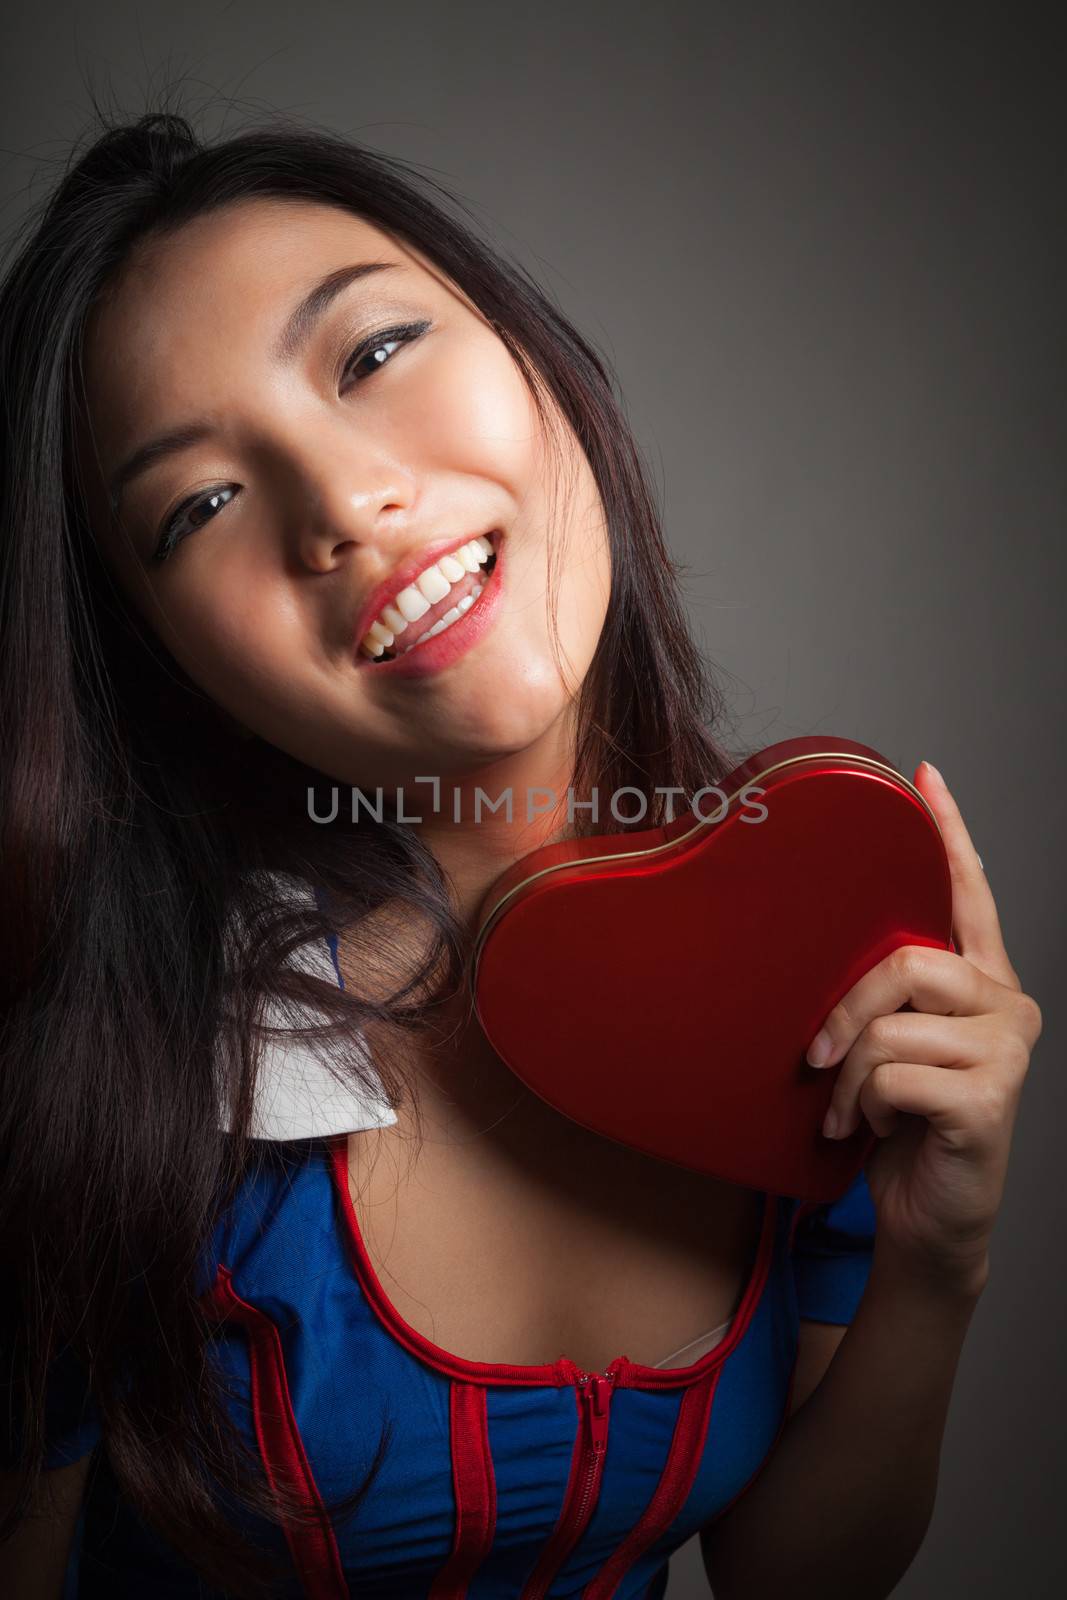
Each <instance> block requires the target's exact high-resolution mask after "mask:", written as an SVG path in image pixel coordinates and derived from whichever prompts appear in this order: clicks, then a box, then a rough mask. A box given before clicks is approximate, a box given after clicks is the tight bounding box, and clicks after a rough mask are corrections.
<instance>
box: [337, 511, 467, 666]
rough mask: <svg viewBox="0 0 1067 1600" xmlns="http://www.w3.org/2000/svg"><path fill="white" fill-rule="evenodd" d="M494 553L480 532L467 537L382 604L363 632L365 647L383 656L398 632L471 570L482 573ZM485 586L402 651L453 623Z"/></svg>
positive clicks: (406, 643)
mask: <svg viewBox="0 0 1067 1600" xmlns="http://www.w3.org/2000/svg"><path fill="white" fill-rule="evenodd" d="M492 554H493V546H492V544H491V542H490V541H489V540H488V539H487V538H485V537H484V535H482V534H479V535H478V537H477V538H475V539H468V540H467V543H466V544H464V545H460V547H459V549H458V550H453V551H452V552H451V553H450V554H449V555H447V556H442V557H441V559H440V560H439V561H435V562H434V564H433V565H432V566H430V567H427V568H426V570H425V572H422V573H420V574H419V576H418V577H417V578H416V579H415V582H414V583H409V584H408V586H407V588H406V589H401V591H400V593H399V594H398V595H396V597H395V598H394V600H393V602H392V604H391V605H387V606H385V607H383V609H382V613H381V616H380V617H378V618H377V619H376V620H375V621H374V622H372V623H371V625H370V627H369V628H368V629H367V631H366V633H365V634H364V635H363V638H362V640H361V647H362V649H363V650H364V651H365V652H366V654H367V655H369V656H371V657H372V658H376V657H378V656H380V655H381V654H382V653H383V652H384V651H385V650H387V649H389V647H390V646H391V645H392V644H393V643H394V642H395V641H396V639H397V638H398V637H399V635H401V634H403V633H405V632H406V630H407V628H408V624H409V623H412V622H418V620H419V618H420V617H424V616H425V615H426V613H427V611H429V609H430V607H431V606H434V605H436V604H437V603H438V601H440V600H443V599H444V598H445V596H446V595H447V593H448V591H449V590H450V589H451V588H452V585H453V584H455V583H459V582H461V581H462V580H463V579H464V578H465V577H466V576H467V574H468V573H471V572H479V571H480V570H481V568H482V567H483V566H484V565H485V563H486V562H487V561H488V560H489V557H490V556H491V555H492ZM484 587H485V585H484V583H482V584H480V585H479V586H478V588H476V589H475V590H473V591H472V592H471V593H470V594H469V595H465V596H464V598H463V599H462V600H461V601H459V603H458V604H457V605H456V606H455V607H453V609H452V610H451V611H449V612H448V613H447V614H446V615H445V616H443V617H442V618H441V619H440V621H439V622H438V623H436V624H435V626H434V627H433V628H431V629H430V630H429V631H428V632H427V633H423V634H421V635H420V636H419V638H417V639H415V640H414V641H413V644H409V643H408V642H407V641H406V640H405V641H404V645H403V647H402V648H401V652H400V653H401V654H403V653H404V652H405V650H409V649H412V648H413V646H414V645H415V644H421V643H422V641H423V639H428V638H430V637H431V636H432V635H433V634H435V633H440V632H441V631H442V629H443V628H446V627H449V626H451V624H452V623H453V622H455V621H456V620H457V618H458V617H460V616H462V615H463V613H464V612H465V611H468V610H469V609H470V607H471V606H472V605H473V604H474V602H475V600H476V599H477V598H478V596H479V594H481V592H482V589H483V588H484Z"/></svg>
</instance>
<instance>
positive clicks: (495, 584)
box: [358, 539, 504, 678]
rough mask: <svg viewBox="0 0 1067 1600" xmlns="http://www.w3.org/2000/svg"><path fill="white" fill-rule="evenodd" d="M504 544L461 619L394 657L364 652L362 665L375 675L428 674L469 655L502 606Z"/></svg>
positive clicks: (497, 551)
mask: <svg viewBox="0 0 1067 1600" xmlns="http://www.w3.org/2000/svg"><path fill="white" fill-rule="evenodd" d="M503 544H504V541H503V539H498V541H497V544H496V547H495V548H496V562H495V563H494V566H493V570H492V572H491V573H490V575H489V577H488V578H487V579H486V580H485V584H484V587H483V589H482V592H481V594H480V595H479V596H478V598H477V600H476V601H475V602H474V604H473V605H472V606H468V607H467V609H466V611H465V612H464V613H463V615H462V616H461V617H460V618H459V619H458V621H456V622H453V623H451V624H450V626H449V627H447V628H443V629H442V630H441V632H440V633H435V634H434V636H433V638H432V639H424V640H423V641H422V643H421V644H416V645H412V647H411V649H410V650H405V651H404V654H403V655H400V656H397V658H396V660H395V661H371V660H370V659H369V657H367V656H361V657H359V658H358V659H359V665H360V666H361V667H365V668H366V669H367V670H368V672H370V673H372V674H373V675H374V677H376V678H377V677H384V676H385V674H386V673H388V674H389V675H390V676H391V677H398V676H399V677H404V678H425V677H429V676H430V674H431V673H434V672H440V671H442V669H443V668H444V667H447V666H450V665H451V664H452V662H453V661H458V660H459V658H460V656H464V655H466V653H467V651H468V650H472V649H473V648H474V646H475V645H476V644H477V643H478V641H479V639H481V638H482V636H483V635H484V634H486V633H488V632H489V629H490V628H491V627H492V626H493V623H494V622H495V621H496V618H497V613H498V611H499V609H500V600H501V596H502V594H503V589H502V587H501V577H502V574H501V566H502V564H503V560H504V552H503ZM408 626H409V627H414V626H415V624H414V623H409V624H408Z"/></svg>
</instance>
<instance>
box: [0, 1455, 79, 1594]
mask: <svg viewBox="0 0 1067 1600" xmlns="http://www.w3.org/2000/svg"><path fill="white" fill-rule="evenodd" d="M91 1461H92V1452H89V1453H88V1454H86V1455H84V1456H83V1457H82V1458H81V1460H80V1461H74V1462H72V1463H71V1465H70V1466H67V1467H56V1468H54V1469H53V1470H52V1471H51V1472H46V1473H45V1474H44V1475H43V1477H42V1479H41V1488H40V1492H39V1494H38V1497H37V1500H36V1503H35V1505H34V1506H33V1508H32V1510H31V1512H30V1514H29V1515H28V1516H27V1517H26V1518H25V1519H24V1520H23V1521H22V1523H21V1524H20V1525H19V1527H18V1528H17V1530H16V1531H15V1533H14V1535H13V1537H12V1538H11V1539H9V1540H8V1542H7V1543H6V1544H2V1545H0V1594H10V1595H15V1594H17V1595H18V1596H19V1597H20V1600H60V1597H61V1595H62V1593H63V1580H64V1577H65V1575H66V1570H67V1558H68V1556H69V1554H70V1548H71V1543H72V1541H73V1538H74V1529H75V1527H76V1525H77V1521H78V1513H79V1511H80V1510H81V1505H82V1501H83V1499H84V1497H85V1486H86V1482H87V1480H88V1477H89V1465H90V1462H91ZM15 1495H16V1479H15V1475H14V1474H13V1473H10V1472H0V1510H2V1511H3V1512H4V1513H5V1514H6V1513H7V1511H8V1510H9V1509H10V1507H11V1506H13V1505H14V1503H15Z"/></svg>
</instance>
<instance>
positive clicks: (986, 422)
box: [0, 0, 1067, 1600]
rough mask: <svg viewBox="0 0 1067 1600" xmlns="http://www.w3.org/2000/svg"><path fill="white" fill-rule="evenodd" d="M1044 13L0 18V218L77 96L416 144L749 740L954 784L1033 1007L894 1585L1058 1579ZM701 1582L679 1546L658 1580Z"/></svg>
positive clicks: (50, 13) (1054, 404) (441, 8)
mask: <svg viewBox="0 0 1067 1600" xmlns="http://www.w3.org/2000/svg"><path fill="white" fill-rule="evenodd" d="M1055 10H1056V8H1052V7H1048V8H1044V7H1042V8H1038V7H1032V8H1030V9H1029V10H1028V9H1027V8H1025V7H1023V8H1019V7H1014V8H1012V9H1011V10H1010V11H1009V10H1008V9H1007V8H1004V9H1003V10H1001V11H1000V12H999V13H998V12H997V11H996V10H994V9H985V10H982V9H975V8H974V7H972V6H964V5H959V6H955V7H943V6H934V7H929V6H926V7H922V8H914V9H912V8H908V7H905V6H901V5H893V6H874V5H833V4H823V3H816V4H812V5H800V4H797V5H794V6H786V5H782V6H753V5H748V4H740V3H736V4H733V5H723V4H709V5H699V4H695V3H693V4H659V5H657V6H655V7H653V6H648V5H637V4H616V5H609V4H589V5H582V4H568V5H547V6H544V5H542V6H537V7H531V6H527V5H522V4H517V5H516V4H513V5H511V6H502V5H488V4H477V3H470V0H467V3H451V4H448V5H444V4H441V5H435V4H430V3H411V0H409V3H407V4H394V5H387V4H384V3H379V4H376V5H366V4H362V3H358V0H347V3H345V4H327V3H323V0H317V3H316V0H305V3H303V4H302V5H300V6H299V7H298V8H293V7H291V6H289V5H277V4H275V5H271V4H266V3H264V0H260V3H258V4H250V3H239V4H231V5H219V4H203V3H185V4H183V5H181V6H180V7H178V6H172V7H169V8H166V9H162V8H160V9H153V10H149V8H148V7H147V6H134V5H129V4H120V3H116V0H98V3H97V4H95V5H93V6H85V7H79V6H73V5H64V4H57V3H55V0H45V3H36V4H33V5H28V4H22V3H19V4H15V5H12V6H10V7H9V9H8V12H7V20H6V22H5V23H4V35H5V36H4V49H3V67H2V69H0V70H2V74H3V94H2V96H0V130H2V131H0V147H2V161H0V207H2V209H0V231H2V232H3V234H4V236H5V237H7V236H8V235H9V232H10V229H11V228H12V227H13V226H14V224H15V223H16V222H17V220H18V219H19V217H20V216H21V215H22V214H23V211H24V209H25V207H26V205H27V203H28V201H29V200H31V199H32V198H34V197H36V196H38V195H39V194H40V193H42V192H43V190H44V189H46V188H47V187H49V186H50V184H51V182H52V181H53V179H54V178H55V176H56V175H57V174H58V170H59V168H60V166H61V164H62V162H63V160H64V159H65V155H66V151H67V148H68V145H69V142H70V140H71V139H72V138H74V137H75V136H76V135H78V134H79V133H80V132H81V131H82V129H83V127H84V125H85V121H86V117H87V113H88V99H87V86H88V85H92V86H93V87H94V88H95V89H96V90H97V92H98V93H101V94H103V95H104V96H105V97H107V98H111V99H112V100H113V101H114V102H116V103H117V104H119V105H120V106H121V107H122V108H123V109H124V110H128V111H129V113H130V114H131V115H134V114H136V113H138V112H139V111H140V110H142V109H144V101H145V96H146V95H147V94H149V93H151V92H153V91H156V90H158V89H160V88H161V87H162V86H163V85H165V84H166V83H168V82H171V81H174V80H176V79H182V80H184V82H185V88H184V90H183V94H182V104H183V108H185V109H188V110H192V111H193V112H194V113H195V112H196V111H197V109H198V107H202V108H203V109H204V112H205V115H206V120H205V123H204V127H205V129H206V131H209V132H212V131H218V130H219V129H220V128H222V129H224V130H225V129H229V130H232V129H235V128H236V127H237V126H238V125H241V124H242V123H243V122H246V121H248V120H250V119H254V118H255V117H256V116H258V115H260V114H266V113H268V112H269V111H270V110H271V109H272V108H275V107H278V108H282V109H285V110H288V111H291V112H296V113H303V114H306V115H308V116H309V117H312V118H313V119H315V120H317V121H319V122H321V123H324V124H326V125H328V126H331V127H333V128H335V129H337V130H339V131H341V132H344V133H347V134H349V135H351V136H353V137H355V138H357V139H360V140H362V141H365V142H367V143H369V144H372V145H374V146H376V147H378V148H380V149H382V150H385V151H387V152H389V153H392V154H396V155H399V156H403V157H405V158H407V159H410V160H413V161H416V162H418V163H421V164H424V165H426V166H429V167H431V168H432V169H434V171H435V172H436V174H437V175H438V176H440V177H441V178H442V179H443V180H444V181H445V182H446V183H447V184H449V185H450V186H451V187H452V188H453V189H454V191H456V192H458V194H459V195H460V196H461V197H462V198H464V199H465V200H466V201H467V202H469V203H471V204H472V205H473V206H474V207H475V209H476V211H477V213H478V214H479V216H480V217H481V218H482V219H483V221H484V223H485V224H486V225H487V226H488V227H489V228H490V229H491V231H492V232H493V233H494V234H495V236H496V238H497V241H498V242H499V243H500V244H501V245H502V246H503V247H504V248H505V249H506V250H508V251H511V252H512V253H513V254H515V255H517V256H518V257H519V258H520V259H521V260H523V261H524V262H525V263H526V264H527V265H528V266H529V267H531V268H532V269H533V270H534V271H535V272H536V273H537V274H539V276H540V277H541V279H542V281H543V282H544V283H546V285H547V286H548V288H549V289H550V291H551V292H552V293H553V294H555V295H556V297H557V298H558V300H559V302H560V303H561V305H562V306H563V308H564V309H565V310H566V311H567V312H568V314H569V315H570V316H571V317H573V318H574V319H575V320H576V321H577V322H578V324H579V325H580V326H581V327H582V328H583V329H584V330H585V331H586V332H587V333H588V334H589V335H591V336H592V338H593V339H594V341H595V342H596V343H597V344H598V345H599V346H600V348H601V349H602V350H603V351H604V352H605V353H606V354H607V356H608V357H609V359H610V360H611V361H612V362H613V363H614V365H615V367H616V369H617V371H618V374H619V378H620V382H621V386H622V390H623V393H624V395H625V397H626V401H627V405H628V408H629V412H630V415H631V417H632V419H633V422H634V426H635V429H636V432H637V435H638V438H639V441H640V443H641V445H642V447H643V448H644V450H645V451H646V453H647V456H648V459H649V461H650V463H651V465H652V468H653V474H654V477H655V480H656V482H657V484H658V485H659V487H660V491H661V495H662V502H663V505H664V509H665V516H666V526H667V530H668V536H669V538H670V540H671V543H672V545H673V547H674V549H675V550H676V551H677V552H678V554H679V556H680V558H681V559H682V560H684V561H685V562H686V563H688V568H689V570H688V590H687V592H688V599H689V603H690V605H691V610H692V615H693V617H694V620H695V623H696V625H697V627H698V630H699V632H700V636H701V638H702V641H703V643H704V644H705V646H706V648H707V650H708V652H709V654H710V655H711V657H712V658H713V659H714V661H715V662H717V663H718V665H719V667H720V669H721V671H722V672H723V674H724V676H725V679H726V684H727V688H728V691H729V695H730V700H731V704H732V706H733V708H734V710H735V712H736V713H737V715H738V718H739V725H738V727H739V732H740V734H741V735H742V736H743V737H744V738H745V739H746V740H749V741H752V742H753V743H756V742H760V743H764V744H766V743H771V742H772V741H774V740H777V739H782V738H787V737H789V736H791V735H794V734H800V733H808V732H827V733H833V734H837V735H841V736H844V737H849V738H855V739H859V740H861V741H862V742H864V743H867V744H871V745H873V746H875V748H877V749H879V750H881V751H882V752H883V753H884V754H885V755H886V756H888V757H889V759H890V760H891V761H893V762H894V764H895V765H897V766H898V767H900V768H901V769H902V770H904V771H905V772H907V773H909V775H910V773H911V772H912V770H913V768H914V766H915V765H916V764H917V763H918V761H919V760H920V759H922V758H923V757H928V758H929V759H930V760H932V761H934V762H936V764H937V765H938V766H939V767H940V768H941V770H942V771H943V772H944V774H945V776H946V779H947V781H948V783H949V785H950V787H951V788H952V789H953V791H954V793H955V795H956V798H957V800H958V802H959V804H960V806H961V808H962V810H963V813H964V817H965V819H966V820H967V822H968V825H969V827H970V829H971V832H972V835H973V837H974V839H975V842H976V844H977V846H978V849H979V850H980V851H981V853H982V856H983V858H984V861H985V865H986V869H987V871H988V874H989V878H990V881H991V883H992V886H993V888H994V891H995V893H996V895H997V898H998V905H999V909H1000V914H1001V920H1002V924H1003V927H1004V931H1005V938H1006V942H1007V945H1008V950H1009V953H1010V955H1011V957H1012V959H1013V961H1014V963H1015V965H1016V967H1017V969H1018V971H1019V972H1020V974H1021V976H1022V979H1023V985H1024V987H1025V988H1027V989H1028V990H1029V991H1030V992H1031V993H1032V994H1034V995H1035V996H1036V997H1037V999H1038V1000H1039V1002H1040V1003H1041V1005H1042V1008H1043V1011H1044V1015H1045V1032H1044V1036H1043V1038H1042V1040H1041V1042H1040V1043H1039V1045H1038V1049H1037V1052H1036V1054H1035V1057H1034V1066H1033V1069H1032V1072H1031V1075H1030V1078H1029V1080H1028V1083H1027V1088H1026V1093H1025V1096H1024V1100H1023V1105H1022V1109H1021V1113H1020V1117H1019V1121H1018V1123H1017V1125H1016V1136H1015V1144H1014V1151H1013V1158H1012V1167H1011V1172H1010V1178H1009V1186H1008V1191H1007V1195H1006V1198H1005V1202H1004V1206H1003V1209H1002V1212H1001V1216H1000V1220H999V1223H998V1229H997V1236H996V1240H995V1249H994V1254H993V1273H992V1279H991V1282H990V1285H989V1288H988V1290H987V1292H986V1293H985V1295H984V1296H983V1299H982V1301H981V1303H980V1305H979V1308H978V1310H977V1313H976V1315H975V1319H974V1323H973V1325H972V1331H971V1333H970V1336H969V1338H968V1342H967V1345H966V1348H965V1351H964V1355H963V1359H962V1363H961V1367H960V1372H959V1377H958V1381H957V1385H956V1389H955V1393H954V1398H953V1404H952V1410H951V1415H950V1419H949V1424H948V1429H947V1433H946V1437H945V1445H944V1453H943V1460H942V1479H941V1488H940V1494H939V1500H938V1506H937V1511H936V1515H935V1519H934V1523H933V1526H932V1528H931V1530H930V1533H929V1535H928V1537H927V1539H926V1541H925V1544H924V1546H923V1548H922V1550H921V1552H920V1554H919V1556H918V1557H917V1559H916V1560H915V1562H914V1564H913V1566H912V1567H911V1569H910V1571H909V1572H908V1574H907V1576H906V1578H905V1579H904V1580H903V1582H902V1583H901V1584H900V1586H899V1588H898V1589H897V1590H896V1591H895V1592H896V1593H897V1594H899V1595H900V1596H902V1597H904V1600H935V1597H936V1600H943V1597H945V1596H949V1597H951V1596H955V1595H957V1594H958V1595H967V1596H968V1597H969V1600H987V1597H988V1600H993V1597H997V1600H999V1597H1000V1596H1002V1595H1003V1594H1005V1593H1011V1594H1013V1595H1014V1594H1021V1595H1025V1596H1027V1597H1037V1596H1045V1595H1050V1596H1051V1595H1053V1594H1059V1593H1061V1592H1063V1589H1062V1586H1063V1582H1064V1578H1065V1576H1067V1564H1065V1561H1064V1556H1063V1547H1062V1543H1061V1541H1060V1538H1059V1535H1058V1533H1057V1529H1056V1524H1055V1521H1054V1510H1055V1509H1058V1501H1059V1499H1060V1494H1057V1492H1056V1491H1057V1490H1059V1491H1061V1492H1062V1490H1063V1488H1064V1485H1065V1473H1064V1465H1065V1459H1064V1458H1065V1452H1064V1447H1063V1430H1062V1427H1061V1420H1060V1419H1061V1411H1062V1406H1063V1393H1062V1391H1063V1383H1064V1379H1063V1371H1062V1368H1063V1362H1062V1354H1061V1352H1062V1350H1063V1339H1062V1333H1061V1319H1062V1314H1063V1300H1064V1293H1063V1274H1062V1267H1061V1263H1062V1261H1063V1249H1062V1230H1063V1222H1064V1206H1063V1191H1062V1184H1061V1174H1062V1170H1063V1160H1062V1157H1061V1155H1060V1150H1061V1143H1062V1130H1063V1127H1064V1084H1063V1078H1064V1074H1063V1067H1062V1054H1063V1046H1064V1014H1063V1008H1062V1006H1061V1003H1060V997H1061V991H1062V988H1063V982H1062V976H1061V977H1060V978H1059V979H1057V976H1056V974H1057V972H1059V973H1061V974H1062V970H1063V960H1064V941H1063V937H1062V935H1063V928H1064V921H1063V918H1062V916H1061V915H1060V901H1061V898H1062V892H1063V880H1064V852H1063V849H1062V843H1061V827H1060V826H1059V825H1057V824H1056V821H1055V819H1056V817H1057V816H1059V817H1060V818H1061V823H1062V817H1063V813H1064V808H1063V806H1062V803H1061V801H1060V799H1059V792H1058V784H1059V783H1061V782H1062V780H1063V776H1064V761H1063V741H1062V733H1061V727H1062V723H1061V715H1060V713H1061V703H1062V699H1063V693H1064V674H1063V671H1062V665H1061V662H1062V651H1063V648H1064V642H1063V629H1062V625H1061V619H1062V611H1063V588H1064V576H1065V574H1064V561H1063V535H1064V509H1065V500H1067V496H1065V472H1064V449H1063V442H1064V427H1063V424H1064V412H1063V405H1062V391H1063V355H1064V322H1063V316H1062V311H1061V305H1062V298H1063V289H1064V282H1065V277H1067V273H1065V268H1067V260H1065V251H1064V231H1063V186H1062V173H1063V158H1064V139H1063V132H1064V120H1063V114H1062V110H1061V105H1062V99H1063V89H1062V85H1063V81H1064V67H1065V62H1064V58H1063V54H1062V52H1061V50H1060V49H1059V47H1058V46H1057V45H1056V43H1055V41H1054V37H1053V33H1052V23H1053V21H1054V20H1055ZM219 96H222V97H223V99H222V100H221V101H220V100H219ZM227 97H228V98H227ZM828 1536H831V1537H832V1522H831V1525H830V1526H829V1528H828ZM707 1592H708V1589H707V1583H706V1580H705V1578H704V1574H703V1568H702V1565H701V1562H700V1555H699V1549H698V1545H697V1543H696V1541H690V1543H689V1544H688V1545H687V1546H686V1547H685V1548H684V1549H683V1550H682V1551H680V1552H679V1553H678V1554H677V1555H676V1556H675V1558H674V1561H673V1563H672V1571H671V1582H670V1600H686V1597H688V1596H698V1595H706V1594H707ZM858 1600H859V1597H858Z"/></svg>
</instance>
